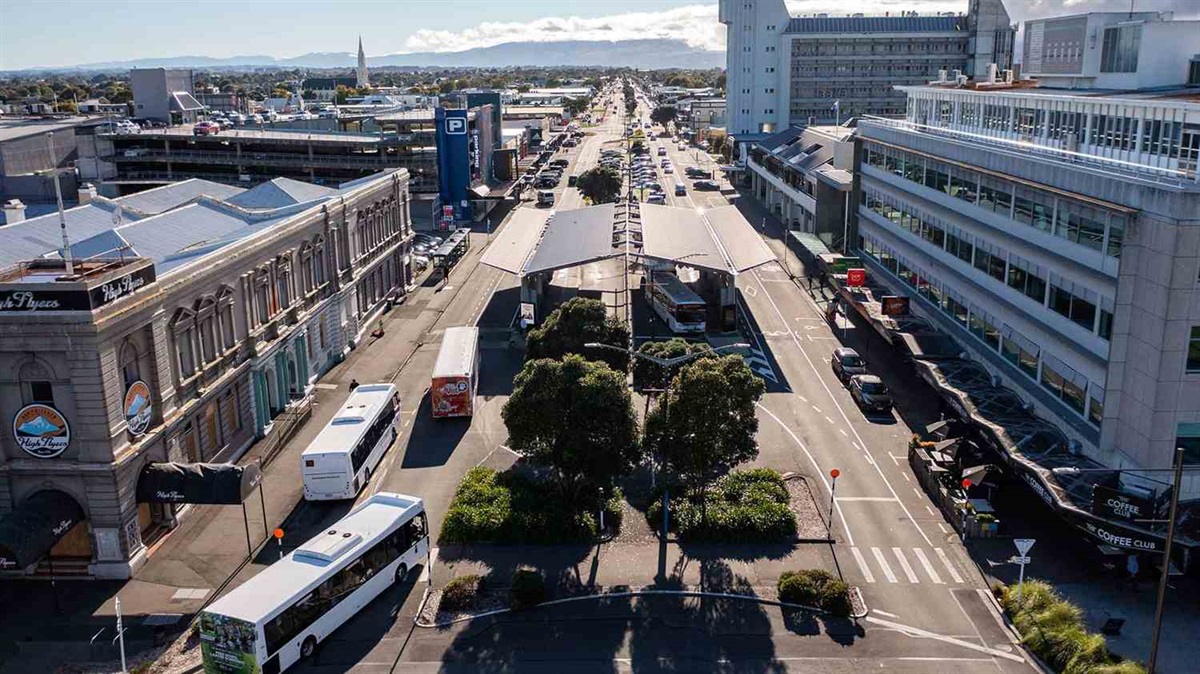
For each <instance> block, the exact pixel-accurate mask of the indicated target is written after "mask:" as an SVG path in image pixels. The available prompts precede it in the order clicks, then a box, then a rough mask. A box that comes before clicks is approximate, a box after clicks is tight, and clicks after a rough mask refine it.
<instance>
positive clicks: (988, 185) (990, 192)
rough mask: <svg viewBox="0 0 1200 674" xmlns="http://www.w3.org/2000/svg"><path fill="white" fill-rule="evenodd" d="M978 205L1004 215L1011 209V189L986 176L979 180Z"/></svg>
mask: <svg viewBox="0 0 1200 674" xmlns="http://www.w3.org/2000/svg"><path fill="white" fill-rule="evenodd" d="M978 203H979V207H980V208H984V209H987V210H989V211H994V212H996V213H999V214H1001V215H1003V216H1005V217H1007V216H1008V214H1009V212H1010V211H1012V190H1011V189H1010V188H1009V186H1008V185H1006V184H1004V183H1002V182H1000V181H999V180H995V179H993V178H990V177H988V176H982V177H981V178H980V180H979V202H978Z"/></svg>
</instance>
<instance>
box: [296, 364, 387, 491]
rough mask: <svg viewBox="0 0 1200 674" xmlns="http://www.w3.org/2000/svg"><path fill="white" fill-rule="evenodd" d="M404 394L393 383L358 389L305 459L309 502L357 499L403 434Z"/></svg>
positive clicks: (303, 455)
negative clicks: (400, 427)
mask: <svg viewBox="0 0 1200 674" xmlns="http://www.w3.org/2000/svg"><path fill="white" fill-rule="evenodd" d="M399 419H400V394H398V393H397V392H396V387H395V386H394V385H392V384H363V385H361V386H359V387H358V388H356V389H354V392H353V393H351V394H350V398H349V399H347V400H346V404H345V405H343V406H342V408H341V409H340V410H338V411H337V413H336V414H334V415H333V419H330V420H329V424H327V425H326V426H325V428H323V429H321V432H320V433H318V434H317V437H315V438H313V441H312V443H310V444H309V445H308V447H306V448H305V449H304V452H303V453H302V454H301V455H300V465H301V469H300V472H301V474H302V475H303V476H304V498H305V500H308V501H330V500H335V499H347V498H354V497H355V496H357V495H358V490H359V489H362V487H363V486H364V485H365V484H366V483H367V480H369V479H370V478H371V472H372V471H374V470H375V467H376V466H378V465H379V462H380V460H382V459H383V455H384V453H386V452H387V449H388V447H390V446H391V444H392V442H394V441H395V440H396V436H397V435H399V430H398V429H397V423H398V421H399Z"/></svg>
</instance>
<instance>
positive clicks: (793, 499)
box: [780, 472, 835, 543]
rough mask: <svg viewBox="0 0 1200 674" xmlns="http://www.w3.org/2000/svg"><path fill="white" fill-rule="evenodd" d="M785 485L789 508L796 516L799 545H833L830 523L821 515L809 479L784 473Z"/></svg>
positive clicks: (796, 474)
mask: <svg viewBox="0 0 1200 674" xmlns="http://www.w3.org/2000/svg"><path fill="white" fill-rule="evenodd" d="M780 477H782V478H783V484H784V486H785V487H786V488H787V491H788V507H789V508H791V510H792V512H793V513H794V514H795V515H796V542H797V543H833V542H835V541H834V540H833V533H832V532H831V531H830V530H829V522H828V521H827V520H826V518H825V517H824V516H823V515H822V514H821V509H820V507H819V506H818V505H817V498H816V494H813V490H812V486H811V485H809V483H808V478H806V477H805V476H803V475H801V474H799V473H792V472H788V473H783V474H782V475H781V476H780Z"/></svg>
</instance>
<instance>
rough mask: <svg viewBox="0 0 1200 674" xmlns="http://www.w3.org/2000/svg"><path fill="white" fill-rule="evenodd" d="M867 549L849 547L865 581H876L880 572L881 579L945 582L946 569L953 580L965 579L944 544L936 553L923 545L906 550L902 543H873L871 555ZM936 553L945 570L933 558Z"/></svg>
mask: <svg viewBox="0 0 1200 674" xmlns="http://www.w3.org/2000/svg"><path fill="white" fill-rule="evenodd" d="M865 552H866V549H865V548H864V549H862V550H860V549H859V548H857V547H851V548H850V554H851V555H852V556H853V557H854V561H855V563H856V564H857V565H858V569H859V571H860V572H861V574H862V578H863V581H864V582H865V583H868V584H870V583H874V582H876V578H877V574H879V575H880V576H881V577H882V580H883V581H886V582H888V583H902V582H904V581H907V582H908V583H910V584H912V585H918V584H920V583H922V582H931V583H933V584H934V585H945V584H946V581H945V580H944V579H943V573H946V574H949V576H950V578H951V579H952V580H953V582H954V583H958V584H961V583H963V577H962V575H961V574H960V573H959V572H958V569H956V568H955V566H954V563H953V562H952V561H951V560H950V557H949V556H948V555H947V554H946V551H945V550H944V549H942V548H934V549H933V554H930V553H929V552H928V551H927V550H925V549H923V548H912V549H911V551H905V550H904V549H903V548H899V547H893V548H875V547H873V548H871V549H870V554H869V555H867V554H864V553H865ZM935 554H936V555H937V558H938V561H939V562H941V565H942V566H943V567H945V570H944V571H940V570H939V569H938V568H937V567H936V566H935V564H934V563H933V562H932V561H931V560H932V558H933V555H935ZM909 555H912V557H915V558H916V560H917V564H916V565H914V564H913V563H912V562H911V560H910V559H909ZM893 564H894V565H896V566H898V567H899V572H897V571H896V568H895V566H893ZM922 572H923V573H922Z"/></svg>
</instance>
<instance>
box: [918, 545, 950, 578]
mask: <svg viewBox="0 0 1200 674" xmlns="http://www.w3.org/2000/svg"><path fill="white" fill-rule="evenodd" d="M913 554H914V555H916V556H917V561H919V562H921V566H923V567H925V573H927V574H929V578H930V579H932V580H933V582H934V583H935V584H936V585H945V583H944V582H943V581H942V577H941V576H939V575H938V573H937V571H934V570H933V565H932V564H930V563H929V558H928V557H926V556H925V551H924V550H922V549H921V548H913Z"/></svg>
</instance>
